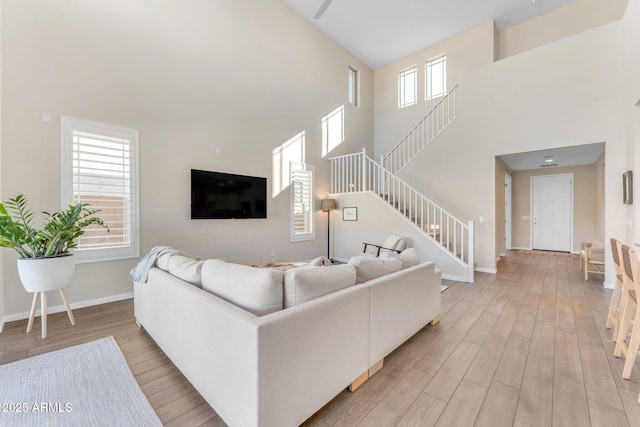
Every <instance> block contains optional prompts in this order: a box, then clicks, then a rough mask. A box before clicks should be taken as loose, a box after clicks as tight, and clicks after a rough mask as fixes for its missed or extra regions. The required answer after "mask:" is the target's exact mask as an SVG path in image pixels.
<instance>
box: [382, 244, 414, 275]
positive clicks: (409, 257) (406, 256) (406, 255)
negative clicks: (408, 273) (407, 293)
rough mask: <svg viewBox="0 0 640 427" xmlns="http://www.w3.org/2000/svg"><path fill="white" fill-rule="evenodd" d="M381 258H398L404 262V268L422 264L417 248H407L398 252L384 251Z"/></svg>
mask: <svg viewBox="0 0 640 427" xmlns="http://www.w3.org/2000/svg"><path fill="white" fill-rule="evenodd" d="M380 258H398V259H399V260H400V262H401V263H402V269H403V270H404V269H405V268H409V267H413V266H414V265H418V264H420V254H419V253H418V251H417V250H416V248H409V249H405V250H404V251H402V252H400V253H397V252H383V253H381V254H380Z"/></svg>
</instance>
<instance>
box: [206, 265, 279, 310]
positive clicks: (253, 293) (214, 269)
mask: <svg viewBox="0 0 640 427" xmlns="http://www.w3.org/2000/svg"><path fill="white" fill-rule="evenodd" d="M283 275H284V273H283V272H282V271H280V270H275V269H273V268H257V267H249V266H247V265H240V264H233V263H226V262H222V261H220V260H206V261H205V262H204V265H203V266H202V289H204V290H205V291H208V292H211V293H212V294H214V295H216V296H218V297H220V298H222V299H224V300H226V301H228V302H230V303H232V304H234V305H236V306H238V307H240V308H242V309H244V310H247V311H248V312H250V313H253V314H255V315H256V316H262V315H265V314H269V313H273V312H275V311H279V310H282V304H283V295H282V293H283V291H282V278H283Z"/></svg>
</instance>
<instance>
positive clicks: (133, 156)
mask: <svg viewBox="0 0 640 427" xmlns="http://www.w3.org/2000/svg"><path fill="white" fill-rule="evenodd" d="M77 131H83V132H89V133H95V134H96V135H101V136H106V137H117V138H122V139H127V140H128V141H129V168H130V170H129V174H130V184H129V192H130V193H129V194H130V199H131V202H130V207H129V215H128V216H129V228H130V230H129V236H130V242H129V245H128V246H124V247H112V248H109V247H106V248H90V249H78V248H74V249H73V250H72V251H73V253H74V254H75V258H76V263H78V264H83V263H91V262H102V261H113V260H120V259H129V258H138V257H139V256H140V207H139V199H140V198H139V194H140V191H139V161H138V148H139V147H138V146H139V132H138V130H136V129H129V128H125V127H121V126H114V125H109V124H104V123H99V122H93V121H89V120H83V119H77V118H74V117H68V116H61V117H60V142H61V150H60V160H61V162H60V166H61V169H60V204H61V207H62V208H65V207H66V206H68V205H70V204H73V203H74V189H73V177H74V171H73V149H74V148H73V145H74V143H73V135H74V132H77ZM89 209H91V206H89ZM97 215H98V216H100V214H99V213H98V214H97Z"/></svg>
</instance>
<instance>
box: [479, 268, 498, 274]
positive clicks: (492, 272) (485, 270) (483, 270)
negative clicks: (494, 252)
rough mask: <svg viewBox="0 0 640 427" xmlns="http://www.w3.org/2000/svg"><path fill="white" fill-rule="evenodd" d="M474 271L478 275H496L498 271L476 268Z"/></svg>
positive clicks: (495, 269)
mask: <svg viewBox="0 0 640 427" xmlns="http://www.w3.org/2000/svg"><path fill="white" fill-rule="evenodd" d="M475 271H477V272H479V273H489V274H497V273H498V269H497V268H482V267H476V268H475Z"/></svg>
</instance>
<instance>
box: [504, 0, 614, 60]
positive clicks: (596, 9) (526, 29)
mask: <svg viewBox="0 0 640 427" xmlns="http://www.w3.org/2000/svg"><path fill="white" fill-rule="evenodd" d="M626 5H627V0H577V1H574V2H571V3H569V4H567V5H566V6H563V7H561V8H558V9H556V10H554V11H552V12H549V13H545V14H544V15H540V16H539V17H537V18H534V19H531V20H529V21H525V22H523V23H521V24H518V25H515V26H513V27H511V28H507V29H505V30H503V31H500V32H499V36H498V37H499V38H498V46H499V47H498V56H499V58H500V59H504V58H508V57H509V56H513V55H516V54H518V53H522V52H525V51H527V50H530V49H534V48H536V47H539V46H542V45H545V44H547V43H551V42H554V41H556V40H560V39H562V38H564V37H568V36H571V35H573V34H577V33H579V32H582V31H586V30H589V29H591V28H595V27H598V26H600V25H604V24H607V23H609V22H613V21H617V20H619V19H620V18H622V16H623V14H624V10H625V7H626ZM534 7H535V6H534Z"/></svg>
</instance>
